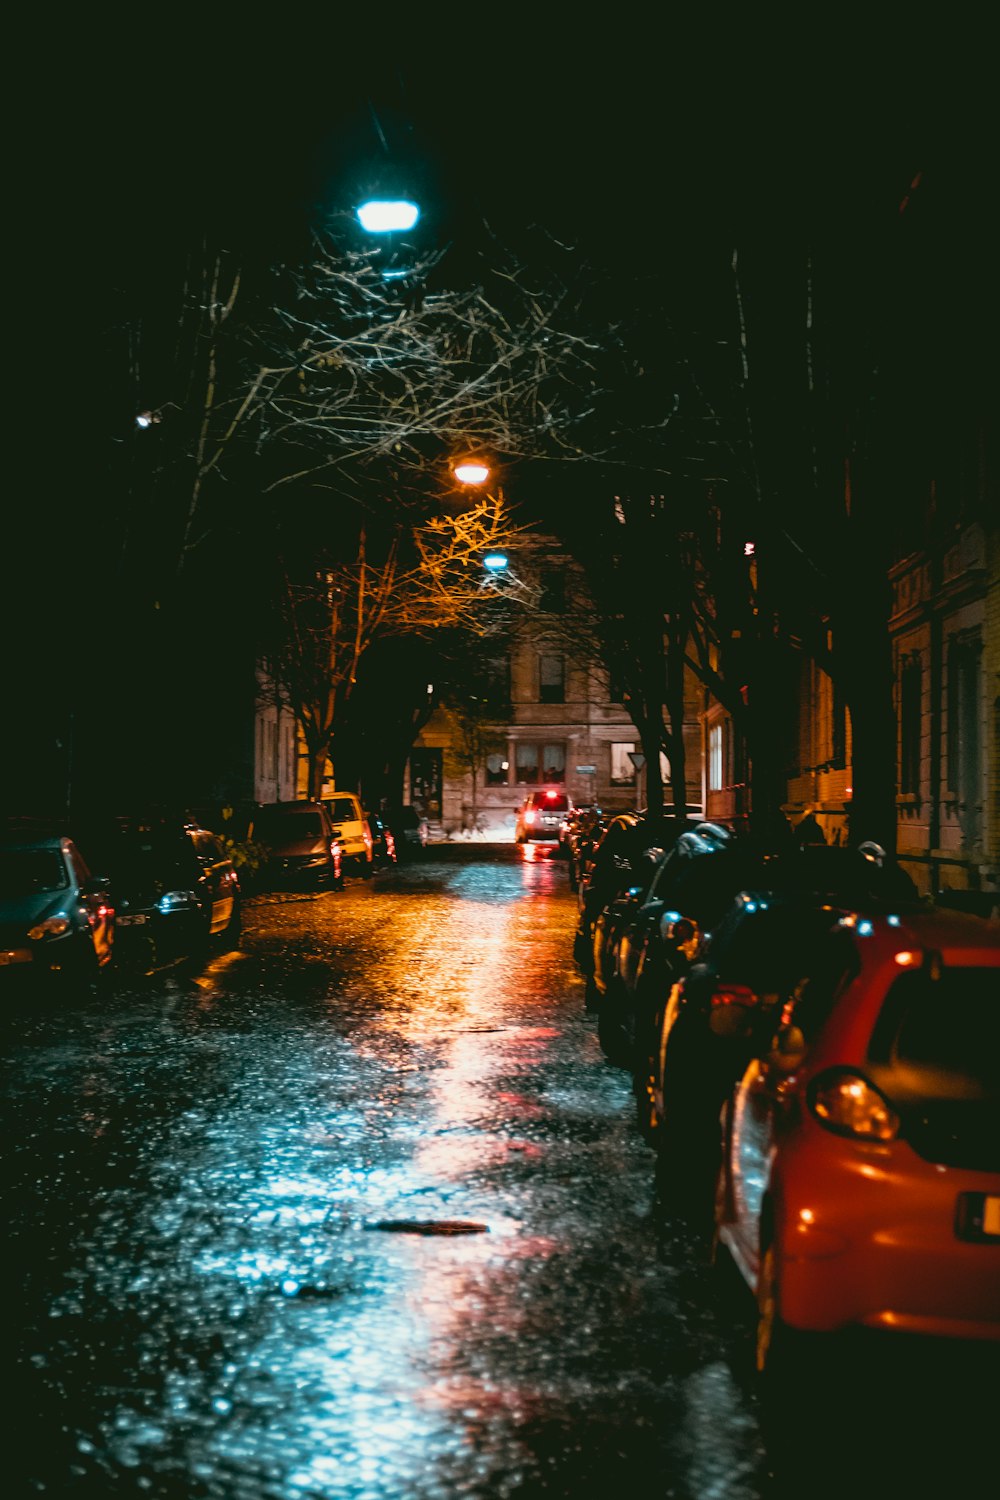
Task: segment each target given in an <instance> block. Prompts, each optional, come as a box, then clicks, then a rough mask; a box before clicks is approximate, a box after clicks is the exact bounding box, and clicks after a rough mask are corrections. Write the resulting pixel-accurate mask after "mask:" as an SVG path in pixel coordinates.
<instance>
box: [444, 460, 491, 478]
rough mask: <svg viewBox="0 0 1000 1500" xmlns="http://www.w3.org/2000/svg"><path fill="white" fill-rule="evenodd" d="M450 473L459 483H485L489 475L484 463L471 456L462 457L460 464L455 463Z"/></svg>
mask: <svg viewBox="0 0 1000 1500" xmlns="http://www.w3.org/2000/svg"><path fill="white" fill-rule="evenodd" d="M452 473H453V474H454V475H455V478H456V479H457V480H458V482H459V484H485V482H486V480H487V479H489V477H490V471H489V469H488V467H487V466H486V464H484V463H480V462H479V460H477V459H472V458H467V459H463V460H462V462H461V463H460V464H456V465H455V467H454V469H453V470H452Z"/></svg>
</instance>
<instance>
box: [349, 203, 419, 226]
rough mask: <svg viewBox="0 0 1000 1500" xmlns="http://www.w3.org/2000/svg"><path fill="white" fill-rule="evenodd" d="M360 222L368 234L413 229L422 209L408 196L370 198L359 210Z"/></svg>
mask: <svg viewBox="0 0 1000 1500" xmlns="http://www.w3.org/2000/svg"><path fill="white" fill-rule="evenodd" d="M357 214H358V222H359V223H360V225H361V228H362V229H364V230H365V231H366V232H367V233H368V234H393V233H395V231H396V230H401V229H402V230H406V229H412V228H413V226H414V224H415V223H416V222H417V220H418V219H419V218H420V209H419V208H418V207H417V205H416V204H415V203H411V202H410V200H409V199H408V198H369V199H368V201H367V203H362V204H361V205H360V207H359V208H358V210H357Z"/></svg>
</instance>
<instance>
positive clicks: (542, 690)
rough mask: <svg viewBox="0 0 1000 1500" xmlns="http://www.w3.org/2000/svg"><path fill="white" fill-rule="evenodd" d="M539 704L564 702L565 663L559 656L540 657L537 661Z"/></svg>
mask: <svg viewBox="0 0 1000 1500" xmlns="http://www.w3.org/2000/svg"><path fill="white" fill-rule="evenodd" d="M538 701H539V703H565V702H566V663H565V661H564V659H563V658H562V657H561V656H540V657H539V659H538Z"/></svg>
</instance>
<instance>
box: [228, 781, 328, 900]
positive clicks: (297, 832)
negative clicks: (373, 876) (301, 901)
mask: <svg viewBox="0 0 1000 1500" xmlns="http://www.w3.org/2000/svg"><path fill="white" fill-rule="evenodd" d="M249 836H250V838H251V839H253V840H255V841H256V842H257V843H259V844H263V845H264V847H265V849H267V851H268V861H267V867H266V869H265V870H264V871H263V878H264V880H265V881H266V882H267V883H268V884H269V885H272V886H274V885H286V884H289V883H293V882H304V883H307V884H310V885H313V886H319V885H327V886H331V887H333V889H335V890H340V888H341V887H342V886H343V883H344V876H343V850H342V849H341V846H340V844H339V842H338V841H337V839H336V837H335V835H334V832H333V824H332V823H331V821H330V814H329V813H328V812H327V810H326V808H325V807H324V806H323V804H322V802H269V803H267V804H266V805H265V806H263V807H259V808H258V809H257V811H256V812H255V813H254V815H253V819H252V820H251V823H250V829H249Z"/></svg>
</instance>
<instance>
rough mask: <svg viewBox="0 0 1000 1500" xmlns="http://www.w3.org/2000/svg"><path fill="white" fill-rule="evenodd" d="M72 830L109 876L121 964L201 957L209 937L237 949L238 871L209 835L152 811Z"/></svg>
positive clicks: (140, 964)
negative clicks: (76, 831)
mask: <svg viewBox="0 0 1000 1500" xmlns="http://www.w3.org/2000/svg"><path fill="white" fill-rule="evenodd" d="M80 834H81V842H83V843H84V846H85V847H86V848H87V849H88V850H90V851H91V853H92V857H93V858H95V859H97V860H98V862H99V863H100V865H101V867H102V868H103V869H106V870H107V871H108V874H109V876H110V878H111V884H112V889H113V891H114V893H115V906H116V913H117V915H116V926H117V929H118V938H117V955H118V959H119V961H120V962H121V963H122V964H124V965H134V966H138V967H142V968H145V969H154V968H161V967H163V966H165V965H167V964H173V963H177V962H178V961H180V960H182V959H199V960H200V959H203V958H204V957H206V956H207V954H208V952H209V950H210V947H211V945H212V943H213V942H215V943H217V945H218V946H219V947H225V948H235V947H237V946H238V944H239V941H240V933H241V931H242V893H241V890H240V881H239V876H238V874H237V872H236V869H235V867H234V865H233V863H232V861H231V859H230V858H229V856H228V854H227V853H226V851H225V849H224V848H223V846H222V843H221V841H220V840H219V838H218V837H217V836H216V835H215V834H214V833H210V832H209V831H208V829H205V828H201V827H200V826H199V825H198V824H197V823H194V822H191V821H189V820H186V819H183V818H180V817H175V816H171V815H168V814H160V813H153V814H129V815H123V816H120V817H116V818H111V819H105V820H103V821H102V822H100V823H92V824H91V825H90V826H89V827H84V828H81V830H80Z"/></svg>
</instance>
